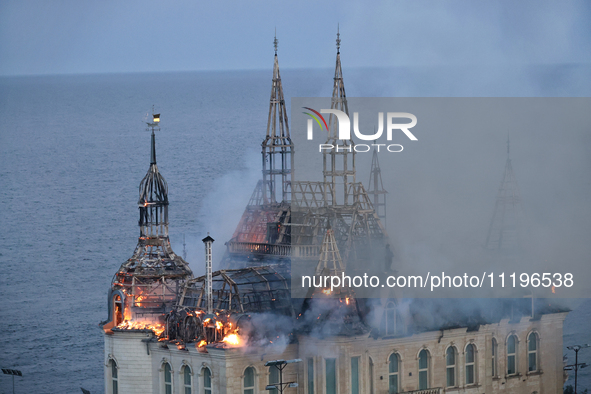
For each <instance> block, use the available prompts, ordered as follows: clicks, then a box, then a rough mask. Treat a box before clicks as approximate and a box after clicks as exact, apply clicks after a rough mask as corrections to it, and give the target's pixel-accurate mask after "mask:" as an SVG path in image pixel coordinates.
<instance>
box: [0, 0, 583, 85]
mask: <svg viewBox="0 0 591 394" xmlns="http://www.w3.org/2000/svg"><path fill="white" fill-rule="evenodd" d="M367 3H369V2H361V1H338V2H337V1H297V2H296V1H289V2H286V1H269V0H254V1H248V2H246V1H219V2H216V1H207V2H204V1H195V0H175V1H169V2H164V1H154V0H126V1H111V0H107V1H79V0H55V1H39V0H35V1H33V0H31V1H27V0H24V1H23V0H17V1H12V0H4V1H2V2H1V3H0V75H20V74H55V73H60V74H61V73H107V72H145V71H188V70H216V69H219V70H226V69H262V68H267V67H268V62H269V60H268V58H269V53H270V51H272V39H273V30H274V28H275V26H276V27H277V35H278V39H279V45H280V49H279V50H280V54H281V63H282V67H284V68H288V67H289V68H300V67H301V68H308V67H330V66H332V64H333V62H334V39H335V33H336V26H337V23H340V25H341V34H342V39H343V52H344V53H347V63H348V66H349V67H366V66H396V65H429V64H451V65H455V64H459V65H466V64H523V63H542V64H547V63H590V62H591V22H590V21H591V3H589V2H586V1H560V2H556V1H554V2H550V1H523V2H514V1H500V2H468V1H446V2H443V1H375V2H371V4H367Z"/></svg>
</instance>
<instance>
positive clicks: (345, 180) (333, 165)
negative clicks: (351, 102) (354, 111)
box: [323, 30, 355, 205]
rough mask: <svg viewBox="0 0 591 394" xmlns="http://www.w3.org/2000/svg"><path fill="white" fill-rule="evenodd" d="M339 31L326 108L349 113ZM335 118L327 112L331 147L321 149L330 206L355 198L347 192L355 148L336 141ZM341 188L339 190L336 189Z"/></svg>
mask: <svg viewBox="0 0 591 394" xmlns="http://www.w3.org/2000/svg"><path fill="white" fill-rule="evenodd" d="M340 45H341V39H340V32H338V30H337V50H338V51H337V59H336V65H335V70H334V78H333V79H334V84H333V89H332V99H331V101H330V108H331V109H337V110H340V111H343V112H345V113H346V114H347V115H349V106H348V104H347V95H346V93H345V84H344V82H343V70H342V68H341V52H340ZM338 135H339V133H338V120H337V117H336V116H335V115H333V114H330V116H329V121H328V138H327V140H326V143H327V144H331V145H333V146H334V148H333V149H331V150H330V151H328V152H327V151H323V156H324V157H323V174H324V183H325V184H330V185H331V187H330V190H331V193H332V194H333V195H332V204H333V205H351V204H354V203H355V201H353V200H354V199H355V197H354V196H353V195H352V193H351V189H352V184H354V183H355V149H354V145H355V144H354V142H353V140H340V139H339V138H338ZM337 187H343V192H342V193H341V192H340V191H338V190H337Z"/></svg>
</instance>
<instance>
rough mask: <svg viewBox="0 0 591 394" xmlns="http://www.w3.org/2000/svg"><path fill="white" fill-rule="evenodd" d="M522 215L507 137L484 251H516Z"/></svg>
mask: <svg viewBox="0 0 591 394" xmlns="http://www.w3.org/2000/svg"><path fill="white" fill-rule="evenodd" d="M522 213H523V212H522V207H521V197H520V193H519V188H518V186H517V181H516V179H515V174H514V173H513V167H512V165H511V156H510V143H509V137H507V162H506V163H505V171H504V173H503V180H502V182H501V186H500V187H499V192H498V194H497V200H496V202H495V208H494V211H493V216H492V219H491V222H490V226H489V228H488V234H487V236H486V244H485V247H486V249H489V250H497V251H504V252H511V251H516V250H517V249H518V247H519V242H518V239H519V234H518V231H519V222H520V219H521V215H522Z"/></svg>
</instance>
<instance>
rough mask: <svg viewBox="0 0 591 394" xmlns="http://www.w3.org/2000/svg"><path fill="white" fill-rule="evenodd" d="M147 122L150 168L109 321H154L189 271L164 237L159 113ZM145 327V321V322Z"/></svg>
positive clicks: (116, 283) (165, 211)
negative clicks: (158, 157)
mask: <svg viewBox="0 0 591 394" xmlns="http://www.w3.org/2000/svg"><path fill="white" fill-rule="evenodd" d="M151 118H152V119H151V120H150V121H149V122H147V123H148V130H151V131H152V137H151V147H150V167H149V169H148V172H147V174H146V175H145V176H144V178H143V179H142V181H141V182H140V185H139V199H138V207H139V211H140V218H139V222H138V224H139V227H140V236H139V239H138V243H137V246H136V248H135V251H134V253H133V256H132V257H131V258H130V259H129V260H127V261H126V262H124V263H123V264H122V265H121V267H120V268H119V270H118V271H117V273H116V274H115V276H114V278H113V281H112V285H111V292H110V294H109V316H110V319H111V320H110V321H108V322H107V324H105V325H104V328H105V329H110V328H113V327H115V326H123V328H129V327H133V328H145V327H144V325H142V326H141V327H139V326H138V327H135V326H134V324H136V323H138V322H150V323H156V324H159V323H160V321H161V320H162V316H163V314H164V313H166V312H167V311H168V310H170V308H171V307H172V302H173V301H174V300H175V298H176V294H177V291H178V288H179V287H180V286H181V282H182V281H183V280H185V279H189V278H191V277H192V276H193V273H192V272H191V269H190V268H189V265H188V264H187V262H186V261H185V260H183V259H182V258H181V257H180V256H177V255H176V254H175V253H174V252H173V250H172V248H171V246H170V240H169V238H168V185H167V183H166V180H165V179H164V177H163V176H162V175H161V174H160V171H158V165H157V164H156V136H155V133H154V132H155V131H157V130H159V123H160V115H159V114H153V115H152V117H151ZM146 326H147V325H146Z"/></svg>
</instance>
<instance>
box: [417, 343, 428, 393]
mask: <svg viewBox="0 0 591 394" xmlns="http://www.w3.org/2000/svg"><path fill="white" fill-rule="evenodd" d="M428 388H429V352H428V351H427V349H423V350H421V352H420V353H419V390H426V389H428Z"/></svg>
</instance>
